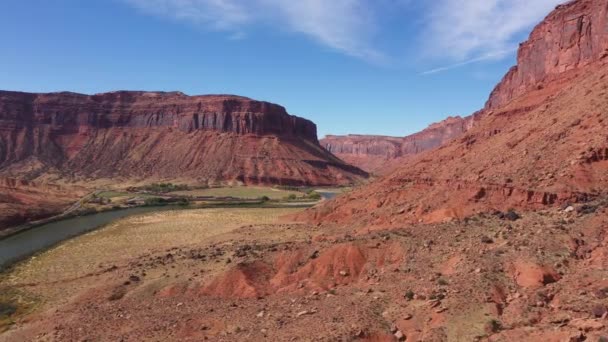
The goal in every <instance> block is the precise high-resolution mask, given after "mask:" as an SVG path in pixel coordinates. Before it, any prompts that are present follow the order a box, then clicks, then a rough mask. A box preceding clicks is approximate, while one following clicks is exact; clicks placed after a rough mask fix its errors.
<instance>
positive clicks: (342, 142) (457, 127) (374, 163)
mask: <svg viewBox="0 0 608 342" xmlns="http://www.w3.org/2000/svg"><path fill="white" fill-rule="evenodd" d="M473 121H474V117H473V116H469V117H466V118H461V117H459V116H456V117H448V118H447V119H445V120H443V121H441V122H438V123H434V124H432V125H430V126H429V127H427V128H426V129H424V130H423V131H421V132H418V133H415V134H412V135H409V136H406V137H387V136H377V135H347V136H336V135H329V136H327V137H325V138H323V139H321V145H322V146H323V147H325V148H326V149H327V150H328V151H330V152H332V153H333V154H334V155H336V156H338V157H339V158H340V159H342V160H344V161H346V162H347V163H349V164H352V165H356V166H358V167H360V168H361V169H363V170H366V171H368V172H373V173H377V174H385V173H388V172H389V171H390V170H391V169H392V168H394V167H395V166H397V165H399V163H400V162H401V161H396V159H401V158H406V157H408V156H412V155H415V154H418V153H420V152H423V151H426V150H430V149H433V148H436V147H438V146H440V145H443V144H444V143H446V142H448V141H450V140H452V139H454V138H456V137H458V136H460V135H462V134H463V133H464V132H466V131H468V130H469V129H470V128H471V127H472V126H473Z"/></svg>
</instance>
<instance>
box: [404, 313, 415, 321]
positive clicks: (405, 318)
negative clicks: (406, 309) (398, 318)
mask: <svg viewBox="0 0 608 342" xmlns="http://www.w3.org/2000/svg"><path fill="white" fill-rule="evenodd" d="M413 317H414V316H412V315H411V314H405V316H403V319H404V320H406V321H409V320H410V319H412V318H413Z"/></svg>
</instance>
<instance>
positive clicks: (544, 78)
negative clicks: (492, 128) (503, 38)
mask: <svg viewBox="0 0 608 342" xmlns="http://www.w3.org/2000/svg"><path fill="white" fill-rule="evenodd" d="M606 32H608V4H607V3H606V1H601V0H579V1H572V2H569V3H567V4H563V5H559V6H557V8H556V10H555V11H553V12H551V14H549V15H548V16H547V18H545V20H544V21H543V22H541V23H540V24H539V25H538V26H536V28H535V29H534V30H533V31H532V33H531V34H530V38H529V39H528V40H527V41H526V42H524V43H522V44H520V47H519V51H518V54H517V66H514V67H513V68H511V70H509V72H508V73H507V74H506V75H505V77H504V78H503V80H502V81H501V82H500V83H499V84H498V85H497V86H496V88H495V89H494V91H493V92H492V94H491V95H490V98H489V100H488V102H487V104H486V108H488V109H495V108H499V107H502V106H504V105H506V104H507V103H509V102H510V101H511V100H513V99H514V98H517V97H519V96H521V95H523V94H525V93H526V92H528V91H530V90H533V89H539V88H542V87H544V85H545V84H546V83H548V82H551V81H553V80H554V79H556V78H558V77H560V76H561V75H562V74H564V73H567V72H569V71H572V70H575V69H578V68H580V67H583V66H587V65H589V64H592V63H593V62H595V61H597V60H599V59H602V58H604V57H606V56H608V34H606Z"/></svg>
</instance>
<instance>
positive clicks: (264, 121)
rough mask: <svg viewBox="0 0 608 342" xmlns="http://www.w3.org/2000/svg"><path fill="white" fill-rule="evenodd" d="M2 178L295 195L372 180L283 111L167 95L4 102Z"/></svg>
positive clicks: (7, 96)
mask: <svg viewBox="0 0 608 342" xmlns="http://www.w3.org/2000/svg"><path fill="white" fill-rule="evenodd" d="M0 174H2V175H6V176H15V177H25V178H28V179H35V178H39V177H41V176H43V177H48V176H49V175H54V176H56V177H57V178H62V179H65V178H67V179H70V180H89V179H99V178H106V179H116V178H120V179H128V180H133V179H135V180H142V179H176V178H179V179H182V180H185V181H194V182H201V183H205V182H221V181H240V182H242V183H267V184H292V185H304V184H308V185H338V184H347V183H352V182H355V181H356V180H358V179H360V178H361V177H364V176H365V173H364V172H362V171H360V170H359V169H357V168H354V167H351V166H349V165H346V164H345V163H343V162H341V161H340V160H338V159H337V158H335V157H334V156H332V155H331V154H329V153H327V151H325V150H324V149H322V148H321V147H320V146H319V144H318V141H317V136H316V126H315V124H314V123H312V122H311V121H308V120H305V119H302V118H299V117H296V116H292V115H289V114H287V112H286V111H285V109H284V108H283V107H281V106H278V105H275V104H271V103H267V102H260V101H254V100H251V99H248V98H244V97H238V96H225V95H217V96H215V95H210V96H192V97H190V96H186V95H184V94H182V93H158V92H113V93H106V94H98V95H93V96H88V95H81V94H75V93H53V94H28V93H18V92H0Z"/></svg>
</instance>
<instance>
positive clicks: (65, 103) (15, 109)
mask: <svg viewBox="0 0 608 342" xmlns="http://www.w3.org/2000/svg"><path fill="white" fill-rule="evenodd" d="M0 123H2V126H4V127H12V128H16V127H26V126H28V125H37V126H39V127H48V128H51V129H52V130H53V131H57V132H62V133H74V132H86V131H87V130H88V129H91V128H94V129H98V128H112V127H134V128H141V127H145V128H151V127H174V128H177V129H179V130H181V131H184V132H187V133H189V132H192V131H195V130H213V131H219V132H231V133H236V134H255V135H278V136H287V137H288V136H293V137H299V138H304V139H306V140H309V141H313V142H317V128H316V125H315V124H314V123H313V122H311V121H309V120H306V119H303V118H300V117H297V116H293V115H289V114H288V113H287V111H286V110H285V108H284V107H282V106H279V105H276V104H272V103H268V102H262V101H255V100H252V99H249V98H246V97H241V96H232V95H204V96H187V95H184V94H183V93H179V92H169V93H165V92H130V91H119V92H111V93H104V94H96V95H82V94H76V93H68V92H63V93H50V94H29V93H20V92H5V91H0ZM0 129H2V128H1V127H0Z"/></svg>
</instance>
